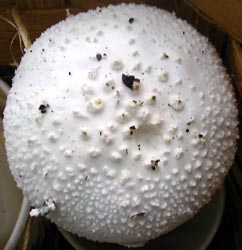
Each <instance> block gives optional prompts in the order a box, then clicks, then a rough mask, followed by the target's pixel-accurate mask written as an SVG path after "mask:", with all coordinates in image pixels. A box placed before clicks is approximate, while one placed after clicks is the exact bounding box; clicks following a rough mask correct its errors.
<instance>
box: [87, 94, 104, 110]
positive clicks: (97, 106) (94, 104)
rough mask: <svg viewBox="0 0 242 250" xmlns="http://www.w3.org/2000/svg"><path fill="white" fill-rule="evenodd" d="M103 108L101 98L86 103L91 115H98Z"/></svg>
mask: <svg viewBox="0 0 242 250" xmlns="http://www.w3.org/2000/svg"><path fill="white" fill-rule="evenodd" d="M103 106H104V103H103V100H102V99H101V98H95V99H92V100H90V101H89V102H88V104H87V110H88V111H89V112H91V113H99V112H101V111H102V109H103Z"/></svg>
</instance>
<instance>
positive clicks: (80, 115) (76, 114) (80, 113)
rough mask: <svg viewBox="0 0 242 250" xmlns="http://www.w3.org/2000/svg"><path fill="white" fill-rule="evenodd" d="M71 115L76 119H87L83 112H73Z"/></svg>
mask: <svg viewBox="0 0 242 250" xmlns="http://www.w3.org/2000/svg"><path fill="white" fill-rule="evenodd" d="M72 114H73V116H74V117H76V118H87V115H86V114H85V113H84V112H83V110H73V111H72Z"/></svg>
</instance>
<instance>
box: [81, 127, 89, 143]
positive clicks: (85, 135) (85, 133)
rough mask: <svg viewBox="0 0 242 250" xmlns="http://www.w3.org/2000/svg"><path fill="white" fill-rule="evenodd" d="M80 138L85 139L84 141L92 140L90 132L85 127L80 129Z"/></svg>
mask: <svg viewBox="0 0 242 250" xmlns="http://www.w3.org/2000/svg"><path fill="white" fill-rule="evenodd" d="M80 137H81V138H82V139H83V140H89V138H90V131H89V129H88V128H86V127H83V128H81V129H80Z"/></svg>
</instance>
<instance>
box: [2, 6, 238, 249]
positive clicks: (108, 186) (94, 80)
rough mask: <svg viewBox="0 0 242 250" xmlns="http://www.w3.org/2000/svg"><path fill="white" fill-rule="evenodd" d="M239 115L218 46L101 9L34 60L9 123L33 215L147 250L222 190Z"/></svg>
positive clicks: (69, 22)
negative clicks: (147, 243) (146, 246)
mask: <svg viewBox="0 0 242 250" xmlns="http://www.w3.org/2000/svg"><path fill="white" fill-rule="evenodd" d="M236 116H237V109H236V105H235V99H234V96H233V92H232V87H231V84H230V81H229V78H228V75H227V74H226V72H225V70H224V68H223V66H222V65H221V60H220V59H219V58H218V56H217V54H216V52H215V50H214V48H212V46H211V45H210V44H209V43H208V40H207V39H206V38H204V37H203V36H201V35H200V34H199V33H198V32H197V31H196V30H195V29H194V28H192V27H191V26H190V25H188V24H187V23H186V22H184V21H181V20H180V19H178V18H176V17H175V16H174V15H172V14H170V13H168V12H166V11H164V10H160V9H157V8H155V7H148V6H145V5H135V4H128V5H126V4H120V5H117V6H108V7H107V8H103V9H96V10H90V11H88V12H87V13H81V14H79V15H77V16H70V17H68V18H67V19H66V20H65V21H62V22H60V23H59V24H57V25H54V26H53V27H51V28H50V29H48V30H47V31H46V32H44V33H43V34H42V35H41V37H40V38H39V39H38V40H36V42H35V43H34V44H33V45H32V47H31V48H30V49H29V50H27V51H26V54H25V55H24V57H23V58H22V61H21V64H20V66H19V68H18V70H17V72H16V76H15V78H14V83H13V87H12V89H11V92H10V95H9V97H8V100H7V107H6V109H5V113H4V126H5V137H6V148H7V155H8V161H9V164H10V168H11V171H12V173H13V175H14V177H15V179H16V181H17V184H18V186H19V187H20V188H21V189H22V190H23V193H24V195H25V196H26V197H27V198H28V199H29V200H30V202H31V204H32V206H33V207H34V209H33V210H32V211H31V215H33V216H34V215H38V214H42V215H46V214H48V215H47V217H48V218H50V219H51V220H52V221H54V222H55V223H56V224H57V225H58V226H60V227H63V228H65V229H66V230H69V231H71V232H73V233H76V234H78V235H79V236H83V237H86V238H88V239H92V240H96V241H101V242H103V241H104V242H116V243H120V244H126V245H139V244H142V243H144V242H145V241H147V240H149V239H153V238H156V237H158V236H159V235H161V234H164V233H166V232H168V231H170V230H172V229H173V228H175V227H177V226H178V225H180V224H181V223H183V222H184V221H186V220H188V219H189V218H191V217H192V216H193V215H194V214H196V213H197V211H198V210H199V209H200V208H201V207H202V206H203V205H204V204H206V203H207V202H208V201H209V200H210V198H211V196H212V195H213V194H214V192H215V191H216V190H217V189H218V187H219V186H220V185H221V183H222V181H223V178H224V176H225V175H226V173H227V172H228V169H229V167H230V166H231V164H232V161H233V158H234V154H235V151H236V139H237V137H238V128H237V124H238V122H237V117H236Z"/></svg>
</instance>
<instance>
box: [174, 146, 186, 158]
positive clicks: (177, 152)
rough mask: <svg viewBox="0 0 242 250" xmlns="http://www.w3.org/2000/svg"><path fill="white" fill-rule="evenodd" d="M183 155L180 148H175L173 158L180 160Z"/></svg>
mask: <svg viewBox="0 0 242 250" xmlns="http://www.w3.org/2000/svg"><path fill="white" fill-rule="evenodd" d="M183 154H184V151H183V148H182V147H177V148H176V150H175V157H176V159H180V158H181V157H182V156H183Z"/></svg>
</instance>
